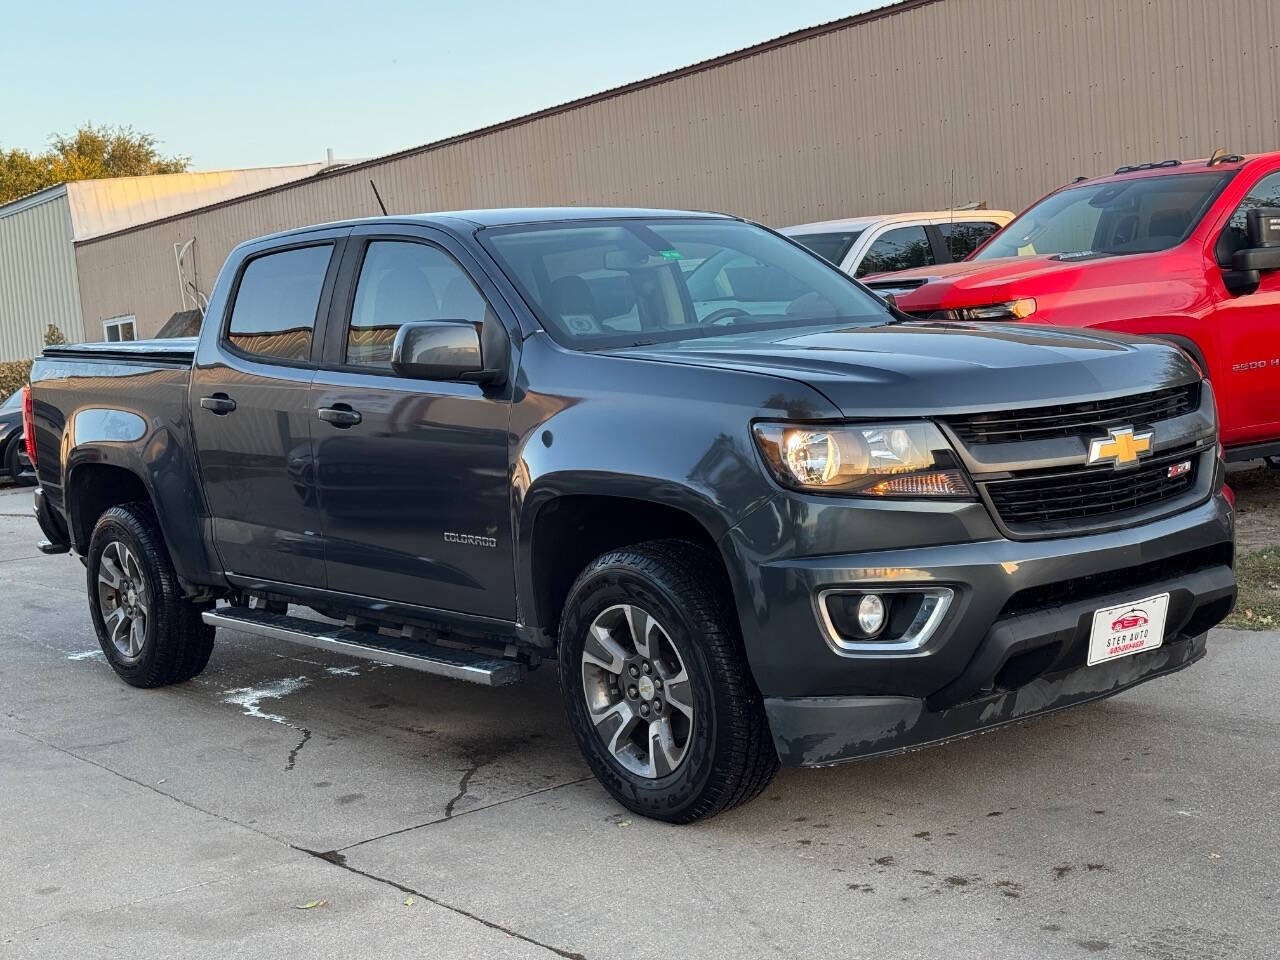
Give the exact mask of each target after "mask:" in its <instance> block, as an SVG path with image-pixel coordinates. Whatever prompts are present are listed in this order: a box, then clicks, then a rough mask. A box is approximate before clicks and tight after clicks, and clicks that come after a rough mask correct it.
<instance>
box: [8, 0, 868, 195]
mask: <svg viewBox="0 0 1280 960" xmlns="http://www.w3.org/2000/svg"><path fill="white" fill-rule="evenodd" d="M885 2H887V0H843V2H836V0H787V2H778V0H773V2H766V0H697V2H693V3H684V4H671V3H659V2H655V0H649V2H634V0H632V2H601V0H598V2H595V3H591V2H585V0H525V2H511V0H494V2H488V3H478V2H470V3H444V2H419V3H413V2H408V0H396V2H382V0H362V2H357V3H351V2H348V3H338V2H331V0H313V2H310V3H298V2H292V0H291V2H274V0H258V2H256V3H251V2H244V0H221V2H207V0H206V2H203V3H200V2H185V3H173V2H168V3H155V2H148V3H130V2H120V3H111V4H104V3H102V2H101V0H96V2H84V0H64V2H61V3H57V4H51V5H50V6H48V7H45V6H43V5H42V4H34V3H26V4H23V5H22V6H21V7H20V8H18V9H16V10H14V9H11V10H9V11H8V12H7V13H6V14H5V18H4V29H3V31H0V90H3V91H5V92H4V94H3V96H0V149H12V148H15V147H22V148H25V149H29V150H33V151H34V150H39V149H43V148H44V147H45V145H46V144H47V142H48V139H49V136H50V134H52V133H55V132H57V133H69V132H71V131H72V130H74V129H75V128H76V127H78V126H79V125H80V124H81V123H84V122H86V121H92V122H93V123H99V124H101V123H106V124H112V125H124V126H132V127H133V128H134V129H135V130H139V131H145V132H147V133H150V134H152V135H153V136H155V137H156V138H157V140H159V141H160V149H161V151H162V152H163V153H165V154H166V155H167V154H178V155H183V156H189V157H190V158H191V161H192V169H195V170H215V169H221V168H230V167H252V166H272V165H277V164H290V163H309V162H318V161H322V160H323V159H324V157H325V149H326V148H327V147H332V148H333V150H334V152H335V155H336V156H337V157H339V158H342V159H356V158H365V157H373V156H379V155H382V154H386V153H391V152H394V151H396V150H400V149H403V148H405V147H412V146H416V145H419V144H423V143H428V142H430V141H432V140H438V139H441V138H443V137H448V136H451V135H454V134H458V133H464V132H466V131H468V130H474V129H476V128H478V127H483V126H486V125H488V124H491V123H495V122H498V121H501V120H506V119H510V118H512V117H516V116H519V115H521V114H523V113H528V112H530V111H533V110H538V109H540V108H543V107H548V106H552V105H554V104H557V103H563V102H564V101H566V100H572V99H574V98H576V97H580V96H584V95H586V94H590V93H595V92H597V91H600V90H604V89H607V88H609V87H614V86H618V85H619V84H623V83H629V82H631V81H633V80H640V79H643V78H644V77H649V76H652V75H654V74H656V73H661V72H663V71H666V70H670V69H673V68H676V67H681V66H684V65H686V64H689V63H693V62H695V61H698V60H704V59H706V58H708V57H714V56H717V55H719V54H722V53H727V52H729V51H731V50H736V49H739V48H741V47H745V46H749V45H751V44H754V43H758V42H760V41H762V40H767V39H769V38H771V37H775V36H778V35H780V34H783V33H788V32H790V31H792V30H797V29H801V28H803V27H808V26H813V25H815V24H818V23H823V22H825V21H828V20H834V19H837V18H839V17H843V16H847V15H849V14H851V13H858V12H861V11H863V10H867V9H871V8H873V7H877V6H883V5H884V3H885Z"/></svg>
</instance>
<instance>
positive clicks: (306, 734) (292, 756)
mask: <svg viewBox="0 0 1280 960" xmlns="http://www.w3.org/2000/svg"><path fill="white" fill-rule="evenodd" d="M293 729H295V730H297V731H298V732H299V733H301V734H302V739H301V740H299V741H298V745H297V746H296V747H294V748H293V749H292V750H290V751H289V757H288V759H287V760H285V763H284V768H285V770H292V769H293V768H294V766H296V765H297V763H298V751H300V750H301V749H302V748H303V747H305V746H306V745H307V741H308V740H310V739H311V731H310V730H308V729H307V728H306V727H294V728H293Z"/></svg>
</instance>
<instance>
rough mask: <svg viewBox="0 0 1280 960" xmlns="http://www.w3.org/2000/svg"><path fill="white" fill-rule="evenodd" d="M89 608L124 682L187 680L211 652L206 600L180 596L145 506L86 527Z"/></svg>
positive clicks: (131, 506) (116, 510)
mask: <svg viewBox="0 0 1280 960" xmlns="http://www.w3.org/2000/svg"><path fill="white" fill-rule="evenodd" d="M87 567H88V585H89V612H90V615H91V617H92V619H93V628H94V630H95V631H97V634H98V642H99V643H100V644H101V645H102V652H103V653H104V654H105V655H106V658H107V661H108V662H109V663H110V664H111V666H112V667H113V668H114V669H115V671H116V673H118V674H119V675H120V678H121V679H122V680H124V681H125V683H129V684H132V685H133V686H135V687H162V686H165V685H167V684H170V683H182V682H183V681H184V680H190V679H191V678H192V677H194V676H196V675H197V674H199V673H200V671H201V670H203V669H204V668H205V664H207V663H208V662H209V654H210V653H212V652H213V634H214V629H213V627H211V626H208V625H207V624H205V623H204V622H203V621H202V620H201V619H200V614H201V613H202V612H203V610H204V609H206V605H200V604H195V603H192V602H191V601H190V600H187V599H186V598H185V597H184V596H183V595H182V587H181V586H180V585H179V583H178V577H177V575H176V574H175V573H174V570H173V563H172V561H171V560H170V559H169V552H168V551H167V550H166V549H165V545H164V539H163V537H162V536H161V535H160V528H159V525H158V524H157V523H156V519H155V514H154V513H153V512H152V510H151V507H150V506H149V505H147V504H145V503H128V504H125V505H123V506H119V507H112V508H111V509H110V510H108V511H107V512H106V513H104V514H103V515H102V516H101V517H100V518H99V519H98V522H97V524H95V525H94V528H93V536H92V537H91V538H90V540H89V556H88V562H87Z"/></svg>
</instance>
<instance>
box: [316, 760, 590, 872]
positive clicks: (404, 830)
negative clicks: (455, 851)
mask: <svg viewBox="0 0 1280 960" xmlns="http://www.w3.org/2000/svg"><path fill="white" fill-rule="evenodd" d="M592 779H594V778H593V777H578V778H577V779H576V780H566V781H565V782H564V783H553V784H551V785H549V786H546V787H539V788H538V789H537V790H530V791H529V792H528V793H522V794H520V795H519V796H515V797H507V798H506V799H505V800H495V801H493V803H486V804H483V805H482V806H479V807H472V808H471V809H470V810H463V811H461V812H459V813H456V814H453V815H452V816H444V817H436V818H435V819H434V820H425V821H423V822H422V823H415V824H413V825H411V826H408V827H400V828H398V829H396V830H390V831H388V832H387V833H380V834H378V835H377V836H376V837H365V838H364V839H363V840H356V841H355V842H354V843H348V844H347V845H346V846H345V847H339V848H338V849H337V850H330V851H329V853H333V854H339V855H341V853H342V851H344V850H354V849H355V848H356V847H363V846H364V845H365V844H366V843H375V842H377V841H378V840H386V839H388V838H390V837H398V836H400V834H402V833H410V832H412V831H414V830H421V829H423V828H424V827H433V826H435V825H436V824H437V823H445V822H447V821H449V820H456V819H458V817H465V816H466V815H467V814H469V813H480V812H481V811H483V810H492V809H493V808H494V807H501V806H504V805H505V804H508V803H515V802H516V801H517V800H527V799H528V798H529V797H536V796H537V795H538V794H540V793H550V792H551V791H552V790H559V789H560V788H561V787H572V786H573V785H574V784H577V783H586V782H587V781H588V780H592ZM445 811H446V813H447V812H448V808H447V807H446V808H445Z"/></svg>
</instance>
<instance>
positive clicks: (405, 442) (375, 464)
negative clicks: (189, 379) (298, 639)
mask: <svg viewBox="0 0 1280 960" xmlns="http://www.w3.org/2000/svg"><path fill="white" fill-rule="evenodd" d="M340 286H341V288H342V291H343V293H342V294H341V296H340V298H339V300H340V302H338V303H335V306H334V309H333V311H332V312H331V315H330V319H329V324H328V330H327V333H326V339H325V347H324V362H323V365H322V368H321V370H320V371H319V373H318V374H317V376H316V378H315V381H314V383H313V385H312V388H311V403H310V418H311V425H312V430H313V431H314V432H315V438H316V463H317V470H318V473H317V477H318V485H319V495H320V504H321V508H322V511H323V524H324V530H325V556H326V559H327V574H328V583H329V589H331V590H339V591H342V592H344V593H348V594H355V595H359V596H362V597H372V598H377V599H379V600H388V601H396V602H400V603H408V604H414V605H418V606H424V607H432V608H436V609H440V610H447V611H453V612H459V613H466V614H472V615H477V616H484V617H491V618H496V619H503V620H514V619H515V579H514V577H515V569H514V555H513V553H512V543H511V495H510V483H509V477H508V455H507V424H508V420H509V415H510V391H511V386H510V385H509V384H508V385H505V386H503V387H500V388H491V387H483V386H480V385H478V384H475V383H461V382H444V381H431V380H417V379H406V378H402V377H399V376H397V375H396V374H395V373H394V372H393V371H392V369H391V346H392V341H393V340H394V338H395V334H396V331H397V330H398V329H399V328H400V326H401V325H402V324H404V323H406V322H408V321H412V320H437V319H451V320H457V319H462V320H470V321H472V322H477V321H482V322H484V323H502V322H503V321H502V319H500V318H499V313H498V311H499V310H501V311H503V312H504V315H505V311H506V310H507V308H506V305H505V304H504V303H503V302H502V301H501V298H500V297H499V295H498V293H497V291H496V290H495V289H494V288H493V287H492V285H491V283H490V282H489V280H488V279H487V278H486V277H485V276H484V275H483V273H482V272H481V271H480V270H479V269H478V268H477V265H476V264H475V262H474V261H473V260H472V259H471V258H470V256H469V255H468V254H467V252H466V251H465V250H463V249H461V247H460V246H459V245H458V244H457V243H456V241H454V240H453V239H452V238H450V237H448V236H447V235H445V234H443V233H441V232H439V231H436V230H432V229H430V228H425V227H423V228H417V227H409V226H403V227H400V226H398V227H396V228H395V232H394V233H388V232H387V228H386V227H380V226H376V225H372V226H369V227H362V228H357V229H356V230H355V231H354V233H353V235H352V238H351V243H350V246H349V249H348V251H347V255H346V257H345V260H344V264H343V269H342V280H341V282H340ZM495 308H497V309H495ZM506 319H507V320H508V321H509V322H508V323H506V324H504V326H505V327H506V329H508V330H510V329H513V326H512V324H513V323H514V320H513V319H512V318H510V317H507V318H506ZM513 353H514V351H513ZM321 411H327V413H325V417H326V419H324V420H322V419H320V417H321Z"/></svg>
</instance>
